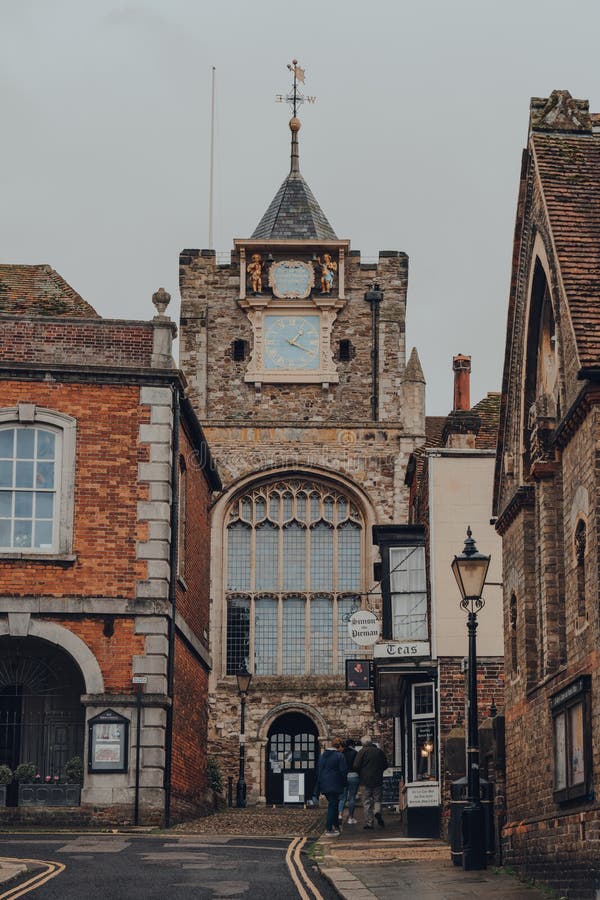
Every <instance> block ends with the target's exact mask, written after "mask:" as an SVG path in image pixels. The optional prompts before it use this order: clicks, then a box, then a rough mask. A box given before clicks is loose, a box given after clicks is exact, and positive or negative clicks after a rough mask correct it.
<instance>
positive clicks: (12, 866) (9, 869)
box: [0, 859, 27, 888]
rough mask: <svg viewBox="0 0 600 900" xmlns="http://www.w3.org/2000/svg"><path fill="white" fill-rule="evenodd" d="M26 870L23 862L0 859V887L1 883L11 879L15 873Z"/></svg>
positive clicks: (19, 873) (20, 873)
mask: <svg viewBox="0 0 600 900" xmlns="http://www.w3.org/2000/svg"><path fill="white" fill-rule="evenodd" d="M26 871H27V866H26V865H25V863H13V862H7V860H5V859H0V888H1V887H2V885H3V884H6V882H7V881H12V879H13V878H16V877H17V875H22V874H23V872H26Z"/></svg>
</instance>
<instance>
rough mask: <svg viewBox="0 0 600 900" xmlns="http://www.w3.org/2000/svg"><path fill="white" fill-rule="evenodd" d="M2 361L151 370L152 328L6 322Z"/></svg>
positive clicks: (111, 323) (142, 324)
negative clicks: (86, 364) (113, 366)
mask: <svg viewBox="0 0 600 900" xmlns="http://www.w3.org/2000/svg"><path fill="white" fill-rule="evenodd" d="M0 324H1V327H2V333H1V340H0V359H2V360H16V361H17V362H27V361H31V362H36V363H39V362H50V361H51V362H57V363H64V364H67V365H68V364H74V365H82V364H83V365H85V363H86V362H89V363H90V364H91V365H96V366H97V365H102V364H108V365H121V366H123V365H126V366H131V367H132V368H134V367H136V366H147V367H149V366H150V363H151V357H152V339H153V326H152V323H150V322H148V323H145V322H135V323H126V322H122V321H119V322H114V321H111V320H109V319H108V320H107V319H94V320H92V321H81V320H79V321H78V322H67V321H65V320H64V319H50V320H47V319H43V318H35V319H23V318H21V317H19V318H14V319H12V318H8V317H7V318H3V319H2V320H1V323H0Z"/></svg>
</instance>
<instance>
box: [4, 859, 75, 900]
mask: <svg viewBox="0 0 600 900" xmlns="http://www.w3.org/2000/svg"><path fill="white" fill-rule="evenodd" d="M1 859H2V861H3V862H8V863H31V864H32V865H36V866H45V869H44V871H43V872H37V873H36V874H35V875H33V876H32V877H31V878H29V879H28V880H27V881H22V882H21V884H17V885H15V887H13V888H10V889H9V890H8V891H5V892H4V893H3V894H0V900H16V898H17V897H22V896H23V895H24V894H29V893H30V892H31V891H35V889H36V888H39V887H41V886H42V885H43V884H46V882H48V881H51V880H52V878H56V876H57V875H60V874H62V872H64V871H65V869H66V866H65V864H64V863H59V862H49V861H48V860H45V859H22V858H16V857H8V856H3V857H1Z"/></svg>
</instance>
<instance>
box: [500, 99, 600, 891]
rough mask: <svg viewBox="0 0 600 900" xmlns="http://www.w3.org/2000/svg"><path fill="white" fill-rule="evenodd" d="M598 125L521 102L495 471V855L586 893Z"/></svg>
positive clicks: (591, 802) (594, 812)
mask: <svg viewBox="0 0 600 900" xmlns="http://www.w3.org/2000/svg"><path fill="white" fill-rule="evenodd" d="M599 132H600V116H598V115H594V114H590V112H589V107H588V102H587V100H575V99H573V98H572V97H571V95H570V94H569V93H568V92H567V91H555V92H553V93H552V95H551V96H550V97H549V98H546V99H541V98H534V99H533V100H532V102H531V111H530V120H529V140H528V143H527V147H526V149H525V151H524V152H523V161H522V168H521V181H520V186H519V195H518V203H517V216H516V226H515V240H514V251H513V272H512V282H511V291H510V298H509V312H508V331H507V338H506V355H505V364H504V380H503V391H502V408H501V422H500V433H499V435H500V436H499V445H498V457H497V464H496V484H495V508H496V514H497V516H498V521H497V529H498V531H499V533H500V534H501V535H502V545H503V557H504V634H505V659H506V755H507V798H506V802H507V825H506V827H505V829H504V858H505V860H506V861H507V862H508V863H510V864H512V865H515V866H518V867H519V868H520V869H521V871H523V872H524V873H525V874H526V875H528V876H533V877H535V878H539V879H542V880H547V881H548V882H550V883H551V884H552V885H553V886H554V887H556V888H557V889H558V890H559V891H560V893H561V895H563V896H568V897H577V898H587V897H596V896H598V890H599V889H600V865H599V859H600V852H599V851H600V805H599V802H598V794H599V791H600V780H599V779H600V706H599V702H598V697H599V695H600V659H599V656H598V646H599V642H600V618H599V617H600V606H599V603H598V597H599V585H598V576H599V572H598V566H599V563H598V560H599V548H598V514H599V506H598V503H599V501H598V498H599V496H600V492H599V483H598V442H599V439H600V406H599V402H600V390H599V388H600V385H599V376H600V366H599V363H600V338H599V335H600V312H599V309H600V307H599V301H600V274H599V273H600V220H599V217H598V208H599V206H600V134H599Z"/></svg>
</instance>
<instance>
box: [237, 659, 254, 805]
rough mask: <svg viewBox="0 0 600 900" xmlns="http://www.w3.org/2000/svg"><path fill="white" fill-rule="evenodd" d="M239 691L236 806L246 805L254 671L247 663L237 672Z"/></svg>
mask: <svg viewBox="0 0 600 900" xmlns="http://www.w3.org/2000/svg"><path fill="white" fill-rule="evenodd" d="M235 677H236V678H237V685H238V691H239V694H240V711H241V720H240V773H239V776H238V783H237V788H236V806H238V807H241V808H243V807H245V806H246V779H245V777H244V767H245V763H246V754H245V750H246V696H247V694H248V689H249V687H250V682H251V681H252V673H251V672H249V671H248V669H247V668H246V663H244V665H243V666H242V667H241V668H240V669H239V670H238V671H237V672H236V674H235Z"/></svg>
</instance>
